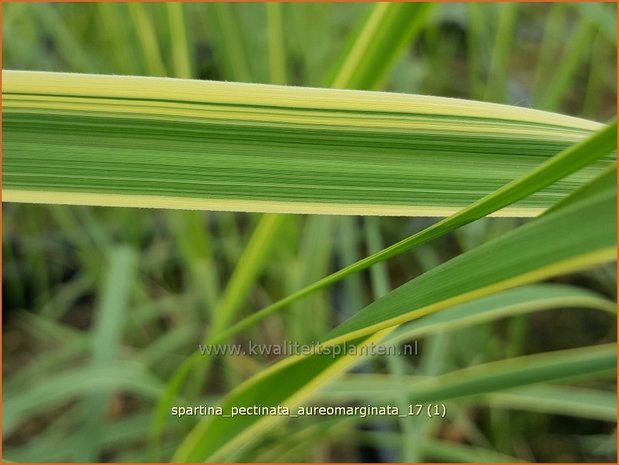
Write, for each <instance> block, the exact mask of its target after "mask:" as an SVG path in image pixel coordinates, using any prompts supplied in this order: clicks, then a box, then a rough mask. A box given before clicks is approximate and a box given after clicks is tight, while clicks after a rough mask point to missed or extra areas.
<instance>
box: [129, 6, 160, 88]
mask: <svg viewBox="0 0 619 465" xmlns="http://www.w3.org/2000/svg"><path fill="white" fill-rule="evenodd" d="M148 6H149V7H150V5H148ZM127 7H128V8H129V13H130V14H131V18H132V19H133V22H134V23H135V27H136V34H137V37H138V40H139V41H140V45H141V46H142V52H143V54H144V55H143V56H144V60H145V62H146V63H145V64H146V68H147V69H148V72H149V73H150V74H151V75H152V76H167V72H166V68H165V65H164V63H163V58H162V56H161V50H160V48H159V41H158V39H157V33H156V30H155V26H154V24H153V21H152V18H151V17H150V15H149V11H148V10H147V6H145V5H144V4H142V3H129V4H128V5H127Z"/></svg>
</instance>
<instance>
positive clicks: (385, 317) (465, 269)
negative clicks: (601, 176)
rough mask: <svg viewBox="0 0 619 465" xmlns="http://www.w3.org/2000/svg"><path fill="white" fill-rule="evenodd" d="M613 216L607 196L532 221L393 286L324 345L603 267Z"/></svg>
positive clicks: (611, 193)
mask: <svg viewBox="0 0 619 465" xmlns="http://www.w3.org/2000/svg"><path fill="white" fill-rule="evenodd" d="M615 211H616V188H613V189H610V190H606V191H605V192H602V193H599V194H597V195H595V196H592V197H591V198H587V199H585V200H581V201H579V202H577V203H575V204H572V205H569V206H566V207H564V208H562V209H559V210H557V211H555V212H553V213H551V214H549V215H545V216H543V217H541V218H538V219H536V220H535V221H532V222H531V223H529V224H526V225H525V226H522V227H521V228H518V229H517V230H514V231H512V232H511V233H509V234H506V235H505V236H502V237H500V238H498V239H496V240H493V241H491V242H488V243H486V244H484V245H482V246H480V247H477V248H476V249H473V250H471V251H469V252H467V253H465V254H462V255H460V256H458V257H456V258H454V259H452V260H450V261H448V262H446V263H444V264H442V265H440V266H438V267H436V268H434V269H432V270H430V271H429V272H427V273H425V274H423V275H422V276H420V277H419V278H416V279H414V280H412V281H409V282H408V283H406V284H404V285H402V286H400V287H399V288H397V289H395V290H394V291H392V292H390V293H389V294H388V295H386V296H385V297H383V298H381V299H378V300H376V301H374V302H373V303H371V304H370V305H368V306H367V307H365V308H364V309H363V310H361V311H360V312H358V313H357V314H355V315H354V316H353V317H352V318H350V319H349V320H348V321H346V322H344V323H343V324H341V325H340V326H339V327H337V328H336V329H334V330H333V331H332V332H331V333H329V334H328V335H327V336H326V337H325V340H326V341H329V342H330V343H334V344H335V343H339V342H343V341H345V340H347V339H350V338H357V337H361V336H363V335H366V334H371V333H373V332H374V331H378V330H380V329H383V328H387V327H390V326H394V325H398V324H400V323H404V322H406V321H409V320H411V319H415V318H418V317H420V316H422V315H426V314H429V313H433V312H435V311H437V310H439V309H443V308H446V307H450V306H453V305H456V304H458V303H463V302H466V301H469V300H473V299H475V298H478V297H482V296H484V295H488V294H491V293H494V292H499V291H501V290H504V289H509V288H511V287H516V286H518V285H522V284H527V283H530V282H533V281H539V280H542V279H545V278H548V277H550V276H553V275H556V274H558V273H565V272H570V271H574V270H577V269H581V268H584V267H587V266H592V265H595V264H598V263H604V262H608V261H611V260H613V259H615V258H616V250H615V249H616V225H615V223H616V221H611V222H609V220H608V219H609V218H611V219H612V218H613V217H614V215H615ZM609 223H611V224H609ZM557 231H569V232H570V233H569V234H567V233H566V234H557ZM527 244H528V246H527ZM531 244H535V246H532V245H531ZM490 257H492V258H490Z"/></svg>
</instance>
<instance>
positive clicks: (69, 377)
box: [2, 362, 162, 437]
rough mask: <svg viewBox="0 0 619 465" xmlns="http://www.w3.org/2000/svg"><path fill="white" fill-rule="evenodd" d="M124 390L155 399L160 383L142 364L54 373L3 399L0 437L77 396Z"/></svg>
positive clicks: (158, 393)
mask: <svg viewBox="0 0 619 465" xmlns="http://www.w3.org/2000/svg"><path fill="white" fill-rule="evenodd" d="M119 390H124V391H127V392H136V393H138V394H140V395H141V396H144V397H145V398H150V399H152V400H156V399H157V398H158V397H159V395H160V394H161V390H162V385H161V382H160V381H159V380H158V379H156V378H155V377H153V376H152V375H151V374H149V373H148V372H146V370H144V366H143V365H137V364H133V363H129V362H125V363H120V362H116V363H115V364H113V365H108V366H106V367H105V368H97V369H94V370H93V369H90V368H78V369H75V370H72V371H67V372H65V373H62V374H57V375H56V376H55V377H54V378H53V379H50V380H48V381H46V382H45V383H41V384H37V385H35V386H33V387H32V388H31V389H28V390H24V391H23V392H20V393H18V394H15V395H14V396H11V398H8V397H5V399H4V402H5V405H4V408H3V409H2V434H3V436H5V437H7V436H8V435H9V434H11V432H12V431H14V430H15V428H16V427H17V426H18V425H19V423H20V422H21V421H23V420H24V419H26V418H28V417H29V416H30V415H36V414H37V412H40V411H43V410H44V409H51V408H56V407H58V406H61V405H63V404H64V403H66V402H70V401H71V400H74V399H75V398H77V397H78V396H86V395H91V394H93V393H104V392H107V393H110V392H114V391H119Z"/></svg>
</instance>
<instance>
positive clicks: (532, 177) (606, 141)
mask: <svg viewBox="0 0 619 465" xmlns="http://www.w3.org/2000/svg"><path fill="white" fill-rule="evenodd" d="M616 130H617V123H616V122H613V123H612V124H610V125H608V126H607V127H606V128H604V129H603V130H601V131H599V132H598V133H597V134H595V135H594V136H592V137H590V138H589V139H587V140H585V141H583V142H581V143H580V144H577V145H575V146H573V147H570V148H569V149H568V150H566V151H564V152H563V153H561V154H559V155H557V156H555V157H553V158H551V159H550V160H548V161H546V162H545V163H543V164H542V165H541V166H539V167H537V168H536V169H535V170H533V171H532V172H530V173H528V174H527V175H525V176H523V177H522V178H519V179H515V180H513V181H512V182H510V183H508V184H507V185H505V186H503V187H501V188H500V189H498V190H497V191H495V192H493V193H491V194H489V195H488V196H486V197H484V198H481V199H479V200H478V201H476V202H474V203H473V204H472V205H470V206H468V207H467V208H464V209H463V210H461V211H459V212H457V213H455V214H453V215H452V216H450V217H447V218H445V219H443V220H441V221H439V222H437V223H435V224H434V225H432V226H430V227H429V228H426V229H424V230H423V231H420V232H419V233H417V234H414V235H412V236H410V237H407V238H406V239H404V240H402V241H400V242H398V243H396V244H393V245H391V246H389V247H387V248H385V249H383V250H381V251H379V252H376V253H373V254H371V255H369V256H367V257H365V258H363V259H362V260H359V261H358V262H356V263H353V264H351V265H348V266H347V267H345V268H342V269H341V270H339V271H336V272H335V273H333V274H331V275H329V276H325V277H324V278H322V279H320V280H319V281H316V282H314V283H312V284H309V285H307V286H306V287H304V288H302V289H300V290H299V291H297V292H295V293H293V294H290V295H289V296H287V297H285V298H284V299H281V300H279V301H278V302H275V303H273V304H271V305H269V306H268V307H265V308H264V309H262V310H260V311H258V312H255V313H253V314H252V315H250V316H249V317H247V318H245V319H244V320H241V321H240V322H238V323H237V324H235V325H234V326H232V327H231V328H229V329H228V330H226V331H225V332H223V333H222V334H221V335H219V337H218V338H217V340H218V341H219V340H225V339H227V338H229V337H230V336H232V335H233V334H236V333H238V332H240V331H242V330H244V329H247V328H249V327H251V326H252V325H254V324H256V323H257V322H258V321H260V320H261V319H263V318H265V317H267V316H269V315H271V314H272V313H275V312H277V311H279V310H282V309H283V308H285V307H286V306H288V305H290V304H291V303H292V302H294V301H296V300H298V299H300V298H302V297H304V296H306V295H308V294H311V293H312V292H314V291H316V290H318V289H321V288H324V287H326V286H329V285H331V284H333V283H335V282H337V281H340V280H341V279H344V278H345V277H347V276H349V275H351V274H353V273H356V272H358V271H361V270H364V269H366V268H368V267H370V266H372V265H374V264H376V263H379V262H381V261H384V260H387V259H389V258H391V257H394V256H396V255H399V254H401V253H403V252H405V251H406V250H409V249H411V248H413V247H415V246H417V245H419V244H423V243H425V242H429V241H431V240H433V239H435V238H437V237H440V236H442V235H443V234H446V233H448V232H449V231H452V230H454V229H457V228H459V227H460V226H464V225H465V224H468V223H471V222H473V221H475V220H477V219H479V218H482V217H484V216H486V215H489V214H491V213H492V212H495V211H497V210H499V209H501V208H503V207H505V206H507V205H510V204H512V203H513V202H516V201H518V200H519V199H521V198H524V197H526V196H528V195H530V194H531V193H534V192H536V191H539V190H540V189H543V188H545V187H547V186H548V185H550V184H552V183H553V182H555V181H557V180H559V179H561V178H563V177H565V176H567V175H569V174H571V173H573V172H574V171H576V170H578V169H580V168H582V167H584V166H586V165H587V164H588V163H591V162H593V161H594V160H597V159H599V158H601V157H603V156H605V155H607V154H608V153H609V152H611V151H612V150H613V149H615V148H616V144H617V141H616V136H615V133H616ZM615 166H616V165H615V164H612V166H610V167H608V168H607V171H606V172H605V173H606V174H605V179H606V178H608V179H607V180H605V184H608V183H612V182H614V181H613V180H612V179H611V178H613V174H609V173H611V172H612V173H615V172H616V171H615ZM598 184H599V183H598V182H597V179H596V182H595V183H589V184H587V186H590V185H598ZM584 189H586V190H587V191H588V190H589V189H598V188H597V187H595V188H593V187H583V190H584ZM585 193H586V191H585ZM579 195H580V194H579ZM570 198H571V197H569V198H568V199H570ZM571 201H572V200H570V202H571Z"/></svg>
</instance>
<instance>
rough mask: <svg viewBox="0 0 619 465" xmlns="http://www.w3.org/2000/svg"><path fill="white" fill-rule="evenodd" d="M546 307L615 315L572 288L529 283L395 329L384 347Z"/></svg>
mask: <svg viewBox="0 0 619 465" xmlns="http://www.w3.org/2000/svg"><path fill="white" fill-rule="evenodd" d="M549 308H590V309H596V310H602V311H605V312H609V313H611V314H616V312H617V308H616V305H615V304H614V302H612V301H610V300H608V299H605V298H604V297H601V296H600V295H598V294H596V293H594V292H591V291H588V290H585V289H580V288H577V287H573V286H567V285H560V284H531V285H529V286H523V287H520V288H516V289H510V290H508V291H504V292H499V293H497V294H493V295H489V296H487V297H483V298H481V299H476V300H473V301H471V302H468V303H465V304H461V305H456V306H454V307H451V308H448V309H447V310H444V311H442V312H438V313H434V314H432V315H428V316H427V317H425V318H421V319H419V320H415V321H412V322H411V323H409V324H406V325H403V326H401V327H399V328H398V329H397V330H395V331H394V332H393V333H391V335H389V336H388V337H387V338H386V339H385V341H384V342H385V344H387V343H389V344H396V343H400V342H403V341H406V340H411V339H413V338H417V337H421V336H427V335H429V334H433V333H435V332H438V331H452V330H455V329H460V328H465V327H467V326H471V325H475V324H480V323H483V322H487V321H493V320H497V319H499V318H507V317H511V316H515V315H521V314H524V313H529V312H535V311H539V310H544V309H549Z"/></svg>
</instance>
